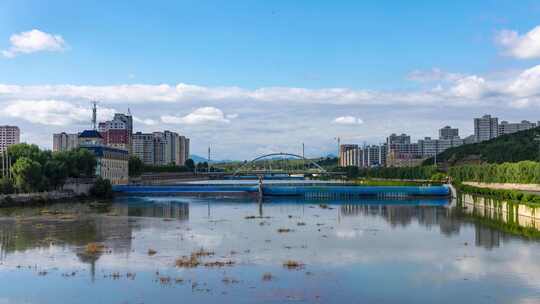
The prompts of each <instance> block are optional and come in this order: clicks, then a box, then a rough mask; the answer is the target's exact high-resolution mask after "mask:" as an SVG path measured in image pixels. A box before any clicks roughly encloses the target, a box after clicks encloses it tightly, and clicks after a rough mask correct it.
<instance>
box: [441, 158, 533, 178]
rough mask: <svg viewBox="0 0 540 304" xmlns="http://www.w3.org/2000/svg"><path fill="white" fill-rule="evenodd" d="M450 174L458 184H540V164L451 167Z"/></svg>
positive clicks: (519, 163) (530, 162)
mask: <svg viewBox="0 0 540 304" xmlns="http://www.w3.org/2000/svg"><path fill="white" fill-rule="evenodd" d="M448 174H449V175H450V176H451V177H452V179H454V180H455V181H457V182H460V181H474V182H484V183H520V184H540V163H538V162H533V161H522V162H518V163H503V164H483V165H463V166H456V167H450V168H449V169H448Z"/></svg>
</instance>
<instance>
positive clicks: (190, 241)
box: [0, 197, 540, 303]
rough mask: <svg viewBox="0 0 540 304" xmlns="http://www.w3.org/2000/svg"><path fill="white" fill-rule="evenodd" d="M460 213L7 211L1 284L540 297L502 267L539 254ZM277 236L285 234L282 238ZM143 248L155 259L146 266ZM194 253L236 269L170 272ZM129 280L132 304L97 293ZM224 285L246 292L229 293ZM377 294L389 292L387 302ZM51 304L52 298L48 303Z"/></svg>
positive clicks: (142, 296)
mask: <svg viewBox="0 0 540 304" xmlns="http://www.w3.org/2000/svg"><path fill="white" fill-rule="evenodd" d="M467 212H469V211H467V210H461V209H460V208H455V207H450V204H449V202H448V201H446V200H439V199H437V200H376V199H367V200H361V201H359V200H350V201H326V202H324V201H320V200H315V201H312V200H304V199H299V198H292V199H291V198H265V199H264V201H258V200H257V199H256V198H250V197H248V198H246V197H223V198H210V197H204V198H201V197H159V198H157V197H137V198H132V197H124V198H119V199H117V200H115V201H114V202H113V203H112V204H109V205H107V206H106V207H103V206H102V207H101V208H92V207H90V206H88V205H78V204H59V205H54V206H50V207H47V208H20V209H14V210H13V209H12V210H7V209H6V210H0V284H6V282H10V279H13V278H14V277H15V276H16V275H15V274H14V273H13V272H10V271H12V269H13V267H14V266H15V265H20V264H23V265H27V264H24V263H35V264H40V265H41V266H42V267H45V266H43V265H48V268H47V269H48V270H49V271H51V272H54V271H53V270H52V269H56V268H57V269H60V271H72V270H73V269H80V268H83V269H85V270H87V271H88V272H87V273H86V274H87V277H85V278H88V279H90V280H89V282H91V283H84V282H78V285H76V286H78V287H77V288H79V289H78V290H76V291H75V292H76V293H77V294H81V295H84V296H85V297H87V298H89V299H91V298H92V295H94V294H97V292H96V289H98V288H102V289H100V290H101V291H102V298H101V302H130V303H131V302H137V301H140V302H142V300H147V299H149V298H148V297H154V296H155V295H156V294H159V296H158V298H151V299H153V300H155V301H158V302H159V301H161V300H162V302H170V301H172V300H175V299H178V296H182V299H183V300H185V302H187V303H201V302H220V301H221V300H222V301H221V302H223V303H238V302H243V303H251V302H253V299H255V302H256V301H257V300H261V299H263V300H265V301H266V302H276V303H279V302H282V301H284V300H290V299H294V300H300V301H304V302H319V301H321V300H320V299H319V298H317V297H315V295H316V296H320V297H322V299H323V300H322V302H324V299H326V302H332V301H335V302H348V301H356V302H362V301H365V302H401V301H400V300H402V299H403V297H404V296H405V297H406V296H407V295H408V296H410V295H411V294H415V295H416V297H417V298H414V299H413V300H411V301H409V302H408V303H433V302H437V301H438V299H441V298H448V299H449V301H448V302H454V303H455V302H467V301H473V300H478V299H486V298H485V295H482V294H478V290H491V289H490V288H492V286H500V285H505V286H508V288H507V289H504V290H503V291H501V292H500V293H499V290H498V289H497V288H495V289H494V290H492V291H490V292H491V293H494V294H496V295H497V296H504V297H503V298H502V300H501V301H499V303H512V302H518V301H516V299H519V297H518V295H521V294H533V295H534V293H535V292H536V293H538V292H540V278H537V277H536V271H537V269H534V267H533V269H530V268H528V267H517V266H516V267H515V268H510V267H508V264H509V263H516V262H520V261H522V260H523V259H525V260H526V262H527V263H530V261H529V260H532V261H534V260H536V259H537V258H540V253H538V254H537V253H536V252H540V250H537V249H540V248H539V247H540V246H538V244H537V243H536V242H527V241H525V240H524V239H521V238H519V237H516V236H515V235H511V234H508V233H506V232H505V231H504V229H498V228H497V226H496V225H487V224H485V222H484V221H478V220H477V217H474V218H473V217H471V216H470V215H469V214H467ZM484 214H491V213H484ZM257 215H258V216H257ZM496 219H497V218H495V219H490V221H493V220H496ZM278 228H290V229H291V232H289V233H277V232H276V231H277V230H278ZM437 230H438V231H437ZM418 240H421V241H418ZM93 242H96V243H102V244H104V245H105V247H106V248H107V250H106V251H105V252H102V253H100V254H96V255H87V254H84V253H83V251H82V250H83V249H84V246H85V245H86V244H88V243H93ZM465 244H471V245H472V244H474V245H476V246H469V245H465ZM503 245H504V246H503ZM149 248H152V249H155V250H156V252H157V254H155V255H149V254H148V250H149ZM201 248H205V249H208V250H212V251H215V256H213V257H209V258H208V259H209V260H212V259H214V258H215V259H220V258H227V259H233V260H234V261H235V263H236V264H235V265H236V266H235V267H231V268H226V269H215V270H212V269H207V268H204V267H199V268H194V269H177V268H175V267H174V259H175V258H176V257H179V256H182V255H189V254H190V253H192V252H193V251H195V250H200V249H201ZM47 250H50V251H47ZM232 252H235V253H234V254H233V253H232ZM516 256H519V257H520V259H517V258H516ZM288 259H295V260H299V261H300V262H303V263H305V265H306V269H302V270H300V271H289V270H287V269H284V268H283V267H282V263H283V261H285V260H288ZM29 261H30V262H29ZM389 265H391V268H389ZM526 265H528V266H531V265H530V264H526ZM533 266H534V265H533ZM9 267H12V268H9ZM77 267H79V268H77ZM389 269H390V270H389ZM500 269H503V270H502V271H501V270H500ZM128 271H129V272H136V271H137V272H138V273H139V274H140V278H139V276H138V277H137V280H134V281H133V282H132V283H129V284H133V285H132V286H133V288H134V290H138V292H139V293H138V295H137V298H133V297H131V296H130V295H125V298H114V296H113V295H115V294H119V293H118V292H117V291H118V289H115V288H118V286H120V284H127V283H120V282H118V283H116V282H115V283H110V282H105V283H106V284H103V283H102V282H103V280H104V277H107V274H110V273H124V274H125V273H126V272H128ZM497 271H498V272H497ZM267 272H271V273H272V276H275V277H277V278H278V279H277V280H276V281H273V282H265V283H264V284H263V285H261V281H260V278H261V276H262V274H264V273H267ZM81 276H83V275H81ZM155 276H158V277H155ZM168 276H170V277H171V278H173V279H174V278H175V277H176V276H181V277H182V280H192V281H191V282H190V283H189V284H186V285H187V289H186V290H184V289H181V287H178V288H176V287H175V288H171V289H170V290H169V289H167V288H165V287H164V286H161V287H160V288H161V289H156V286H155V284H154V282H159V281H160V280H161V278H164V280H165V281H166V278H167V277H168ZM221 276H225V278H222V277H221ZM521 276H525V279H523V278H522V277H521ZM226 278H228V281H227V280H225V279H226ZM471 278H476V279H478V280H473V279H471ZM24 279H25V280H26V281H25V282H28V284H29V285H30V286H34V285H33V284H39V282H43V281H39V280H37V279H36V277H31V276H27V277H25V278H24ZM145 279H147V280H145ZM216 279H217V282H216V281H212V280H216ZM465 279H467V280H465ZM173 281H174V280H173ZM222 281H223V282H225V281H227V282H231V281H235V282H236V281H238V282H239V283H236V284H239V286H240V285H241V284H245V285H242V287H241V288H238V289H233V288H234V287H233V286H229V285H230V284H229V285H226V286H225V284H224V283H223V282H222ZM100 282H101V283H100ZM211 282H213V283H211ZM531 282H532V283H531ZM194 283H197V284H201V285H203V284H208V285H204V286H205V290H206V289H209V290H215V292H213V291H209V292H206V293H205V295H204V296H202V295H200V294H197V293H196V292H195V291H196V290H197V288H192V286H194V285H192V284H194ZM54 284H57V285H56V286H57V288H58V289H59V290H64V291H65V290H69V289H70V288H72V287H71V285H70V282H69V281H67V280H62V281H55V283H54ZM88 284H90V285H88ZM535 284H537V285H535ZM165 285H166V284H165ZM0 286H4V285H0ZM105 286H106V287H105ZM126 286H128V285H126ZM130 286H131V285H130ZM224 286H225V287H224ZM377 286H386V287H387V288H388V287H390V288H395V290H396V292H395V294H393V293H390V294H388V293H386V292H385V291H384V290H380V288H379V287H377ZM441 286H442V287H444V288H442V287H441ZM158 287H159V286H158ZM248 287H249V288H248ZM274 287H275V289H273V288H274ZM36 288H39V287H36ZM126 288H128V287H126ZM227 288H228V289H227ZM291 288H292V289H291ZM476 288H478V289H476ZM267 289H268V290H267ZM232 290H234V292H232ZM314 290H315V291H314ZM401 290H406V292H405V291H404V293H403V292H400V291H401ZM458 290H459V292H457V291H458ZM464 290H469V292H468V293H466V292H463V291H464ZM471 290H472V291H471ZM300 291H301V292H300ZM306 291H309V292H312V293H315V295H311V294H309V292H306ZM473 291H474V292H473ZM145 292H146V293H145ZM462 292H463V293H462ZM475 292H476V293H475ZM299 294H301V297H300V296H299ZM461 294H463V295H467V297H468V298H463V297H462V296H461ZM2 296H4V295H2ZM5 296H6V298H7V299H8V302H10V300H13V302H23V301H24V300H26V299H28V298H24V296H25V295H24V293H23V292H20V293H18V292H17V291H16V290H13V291H10V293H8V294H7V295H5ZM419 296H420V298H418V297H419ZM167 297H169V298H167ZM220 297H221V298H220ZM325 297H326V298H325ZM422 297H423V298H422ZM223 299H227V300H223ZM247 299H249V300H250V301H247ZM381 299H382V300H381ZM0 300H1V299H0ZM55 300H57V299H56V298H54V297H53V296H51V298H47V297H45V300H44V301H43V302H50V303H53V302H54V301H55ZM61 300H63V301H64V302H70V301H69V300H68V299H67V298H61ZM167 300H169V301H167ZM450 300H452V301H450ZM491 300H493V298H491ZM36 301H37V300H36ZM0 302H1V301H0ZM30 302H31V301H30ZM74 302H85V301H74ZM86 302H89V301H86ZM95 302H100V300H96V301H95ZM144 302H149V301H144ZM488 302H490V303H497V301H488Z"/></svg>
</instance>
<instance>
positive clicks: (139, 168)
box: [128, 156, 144, 176]
mask: <svg viewBox="0 0 540 304" xmlns="http://www.w3.org/2000/svg"><path fill="white" fill-rule="evenodd" d="M128 167H129V176H140V175H141V174H142V173H143V172H144V163H143V161H142V160H141V159H140V158H138V157H137V156H130V157H129V164H128Z"/></svg>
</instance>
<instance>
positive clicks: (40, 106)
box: [1, 100, 114, 126]
mask: <svg viewBox="0 0 540 304" xmlns="http://www.w3.org/2000/svg"><path fill="white" fill-rule="evenodd" d="M113 113H114V110H113V109H109V108H103V107H99V108H98V115H99V116H98V118H99V119H100V120H105V119H108V118H110V117H112V116H113ZM1 115H2V116H7V117H13V118H20V119H23V120H26V121H28V122H31V123H36V124H43V125H51V126H66V125H69V124H76V123H84V122H87V123H88V124H89V125H90V118H91V117H92V111H91V108H90V106H86V107H84V106H79V105H75V104H72V103H69V102H65V101H59V100H16V101H11V102H9V103H8V104H7V105H6V107H5V108H4V110H3V111H2V114H1Z"/></svg>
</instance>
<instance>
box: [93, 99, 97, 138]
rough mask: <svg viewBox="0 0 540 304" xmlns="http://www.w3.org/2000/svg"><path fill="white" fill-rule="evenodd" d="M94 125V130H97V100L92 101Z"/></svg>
mask: <svg viewBox="0 0 540 304" xmlns="http://www.w3.org/2000/svg"><path fill="white" fill-rule="evenodd" d="M92 104H93V107H92V127H93V130H94V131H95V130H97V101H95V100H94V101H92Z"/></svg>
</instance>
